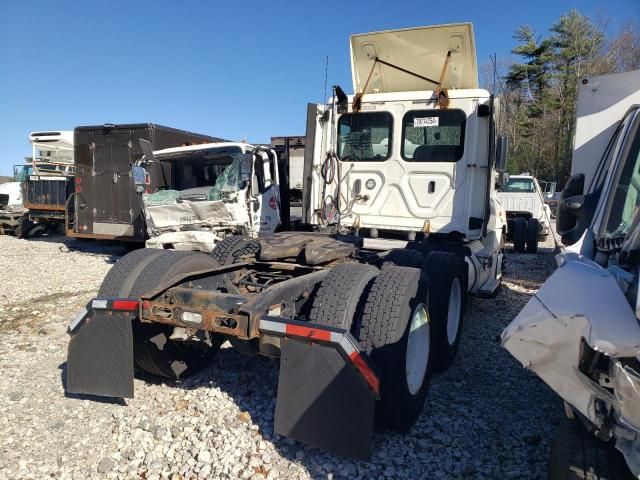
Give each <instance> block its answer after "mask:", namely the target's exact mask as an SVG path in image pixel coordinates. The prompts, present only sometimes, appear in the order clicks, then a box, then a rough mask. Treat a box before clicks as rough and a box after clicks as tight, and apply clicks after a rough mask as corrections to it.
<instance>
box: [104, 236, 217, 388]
mask: <svg viewBox="0 0 640 480" xmlns="http://www.w3.org/2000/svg"><path fill="white" fill-rule="evenodd" d="M218 265H219V264H218V263H217V262H216V261H215V260H214V259H213V258H211V256H209V255H206V254H203V253H199V252H180V251H172V250H160V249H153V248H151V249H150V248H143V249H139V250H135V251H133V252H131V253H128V254H127V255H125V256H124V257H122V259H121V260H120V261H119V262H117V263H116V264H115V265H114V266H113V267H112V268H111V270H110V271H109V273H107V276H106V277H105V279H104V280H103V282H102V285H101V287H100V290H99V292H98V296H99V297H106V298H109V297H111V298H134V299H137V298H139V297H140V295H142V294H144V293H146V292H148V291H149V290H151V289H152V288H154V287H156V286H158V285H159V284H160V283H161V282H163V281H166V280H168V279H171V278H172V277H174V276H176V275H179V274H183V273H188V272H190V271H195V270H201V269H203V268H206V267H208V266H211V267H216V266H218ZM172 331H173V327H171V326H170V325H163V324H159V323H141V322H140V321H139V320H138V319H137V318H136V319H134V320H133V342H134V343H133V346H134V362H135V366H136V368H137V369H138V370H142V371H144V372H146V373H149V374H151V375H155V376H159V377H165V378H170V379H178V378H184V377H187V376H189V375H191V374H192V373H195V372H196V371H198V370H199V369H201V368H202V367H204V366H206V365H207V364H208V362H209V360H210V359H211V357H212V356H213V355H215V353H216V352H217V351H218V349H219V348H220V345H221V344H222V341H223V340H224V336H222V335H216V334H209V333H208V332H207V333H206V335H205V340H203V341H200V342H177V341H174V340H169V336H170V335H171V332H172Z"/></svg>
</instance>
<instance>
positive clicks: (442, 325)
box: [382, 249, 467, 371]
mask: <svg viewBox="0 0 640 480" xmlns="http://www.w3.org/2000/svg"><path fill="white" fill-rule="evenodd" d="M392 265H397V266H403V267H416V268H420V269H422V270H424V271H425V273H426V275H427V277H428V278H429V281H430V301H429V305H428V307H429V315H430V318H431V324H432V336H433V350H434V352H435V353H434V356H433V368H434V369H435V370H436V371H444V370H446V369H448V368H449V367H450V366H451V364H452V363H453V360H454V358H455V356H456V354H457V352H458V346H459V344H460V337H461V334H462V323H463V315H464V305H465V298H466V291H467V290H466V269H465V265H464V260H463V259H462V258H461V257H460V256H459V255H457V254H455V253H451V252H438V251H432V252H429V253H427V255H426V257H425V256H423V254H422V253H421V252H419V251H416V250H410V249H397V250H391V251H390V252H389V254H388V255H387V256H386V257H385V258H384V260H383V263H382V268H383V269H385V268H387V267H389V266H392Z"/></svg>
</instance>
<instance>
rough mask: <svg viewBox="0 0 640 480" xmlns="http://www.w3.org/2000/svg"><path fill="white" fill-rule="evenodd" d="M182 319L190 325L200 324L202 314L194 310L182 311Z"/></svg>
mask: <svg viewBox="0 0 640 480" xmlns="http://www.w3.org/2000/svg"><path fill="white" fill-rule="evenodd" d="M182 321H183V322H184V323H190V324H192V325H200V324H201V323H202V315H201V314H199V313H196V312H182Z"/></svg>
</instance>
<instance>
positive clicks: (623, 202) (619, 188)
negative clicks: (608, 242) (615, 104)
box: [604, 128, 640, 238]
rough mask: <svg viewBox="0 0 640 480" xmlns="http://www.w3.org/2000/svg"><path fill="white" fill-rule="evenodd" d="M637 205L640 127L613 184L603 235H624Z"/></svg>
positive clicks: (639, 204)
mask: <svg viewBox="0 0 640 480" xmlns="http://www.w3.org/2000/svg"><path fill="white" fill-rule="evenodd" d="M638 207H640V128H639V129H637V130H636V133H635V138H634V139H633V143H632V145H631V148H630V149H629V152H628V154H627V157H626V159H625V161H624V165H623V167H622V171H621V172H620V177H619V179H618V182H617V185H616V186H615V190H614V193H613V201H612V203H611V206H610V208H609V214H608V215H609V217H608V218H607V226H606V228H605V231H604V237H605V238H620V237H624V236H626V234H627V233H628V232H629V227H630V226H631V222H632V221H633V218H634V216H635V215H636V212H637V211H638Z"/></svg>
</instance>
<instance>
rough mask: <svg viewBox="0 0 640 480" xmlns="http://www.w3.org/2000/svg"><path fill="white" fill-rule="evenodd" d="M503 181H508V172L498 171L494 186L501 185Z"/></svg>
mask: <svg viewBox="0 0 640 480" xmlns="http://www.w3.org/2000/svg"><path fill="white" fill-rule="evenodd" d="M505 183H509V173H508V172H498V179H497V181H496V186H498V187H501V186H503V185H504V184H505Z"/></svg>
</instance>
